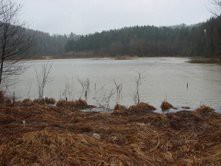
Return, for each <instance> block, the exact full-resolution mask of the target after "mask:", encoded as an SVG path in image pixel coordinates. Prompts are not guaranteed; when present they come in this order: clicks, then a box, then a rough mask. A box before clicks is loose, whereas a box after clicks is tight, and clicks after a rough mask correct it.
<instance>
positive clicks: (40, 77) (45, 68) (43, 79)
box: [35, 63, 52, 99]
mask: <svg viewBox="0 0 221 166" xmlns="http://www.w3.org/2000/svg"><path fill="white" fill-rule="evenodd" d="M51 69H52V64H49V63H46V64H43V65H42V67H41V71H40V72H38V71H37V70H35V73H36V79H37V86H38V97H39V99H42V98H43V96H44V90H45V86H46V85H47V83H48V82H50V81H51V79H50V78H49V74H50V72H51Z"/></svg>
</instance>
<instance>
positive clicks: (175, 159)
mask: <svg viewBox="0 0 221 166" xmlns="http://www.w3.org/2000/svg"><path fill="white" fill-rule="evenodd" d="M82 104H84V107H83V106H82ZM85 107H88V105H87V103H85V102H83V101H77V102H73V103H67V106H66V104H65V102H64V101H63V102H61V103H60V104H59V105H57V106H55V105H50V104H47V103H42V102H32V101H28V100H26V101H25V102H17V103H15V104H14V105H13V104H10V103H8V104H2V103H1V104H0V131H1V132H0V165H172V164H175V165H221V115H220V114H218V113H216V112H214V110H213V109H211V108H209V107H206V106H202V107H201V108H199V109H197V110H194V111H185V110H183V111H180V112H177V113H167V114H158V113H154V112H153V110H154V107H152V106H150V105H148V104H144V103H142V104H140V105H139V106H138V107H136V106H132V107H130V108H126V107H123V106H120V105H119V106H118V107H116V108H117V109H118V111H115V112H113V113H95V112H82V111H80V110H81V108H85ZM90 107H91V106H90ZM142 108H145V110H144V109H142Z"/></svg>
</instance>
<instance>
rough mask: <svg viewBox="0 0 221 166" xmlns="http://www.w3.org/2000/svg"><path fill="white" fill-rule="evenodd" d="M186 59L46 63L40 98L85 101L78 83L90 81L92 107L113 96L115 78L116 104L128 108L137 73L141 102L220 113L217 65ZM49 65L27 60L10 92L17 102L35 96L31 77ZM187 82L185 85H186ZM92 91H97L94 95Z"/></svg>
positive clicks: (220, 73)
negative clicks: (204, 106)
mask: <svg viewBox="0 0 221 166" xmlns="http://www.w3.org/2000/svg"><path fill="white" fill-rule="evenodd" d="M187 61H188V59H187V58H139V59H134V60H113V59H64V60H51V61H49V63H51V64H52V65H53V67H52V70H51V72H50V82H49V83H48V84H47V86H46V88H45V96H48V97H53V98H56V99H60V98H63V99H64V98H65V97H68V99H78V98H80V97H82V98H84V94H83V93H82V88H81V85H80V83H79V81H78V80H79V79H80V80H86V79H87V78H88V79H89V80H90V90H89V92H88V101H89V103H91V104H97V103H98V102H99V103H100V102H104V101H102V99H103V98H105V97H106V98H107V97H108V96H109V94H110V93H111V92H113V93H115V90H116V89H115V85H114V80H115V81H116V82H117V83H121V84H122V85H123V90H122V98H121V100H120V103H122V104H125V105H131V104H133V103H134V100H133V96H134V94H135V91H136V84H135V80H136V79H137V77H138V73H141V75H142V81H141V85H140V87H139V88H140V96H141V100H142V101H144V102H148V103H150V104H152V105H154V106H156V107H158V108H159V106H160V103H161V102H162V101H163V100H165V99H167V100H168V101H169V102H171V103H173V104H174V105H175V106H177V107H181V106H190V107H191V108H196V107H198V106H199V105H202V104H207V105H209V106H212V107H214V108H216V109H217V110H220V109H221V66H220V65H216V64H192V63H187ZM45 63H48V61H42V60H39V61H27V62H25V65H26V66H28V67H29V68H28V69H27V70H26V72H24V73H23V74H22V75H20V77H19V80H18V81H17V83H16V84H15V85H14V86H13V88H12V89H11V91H10V93H12V92H13V91H15V94H16V96H18V97H19V98H20V99H21V98H28V97H30V98H37V97H38V89H37V84H36V82H37V81H36V73H35V71H37V72H40V70H41V67H42V64H45ZM187 84H188V85H187ZM95 92H96V93H95ZM116 102H117V99H116V93H115V94H113V95H111V103H110V104H111V105H112V106H113V105H114V104H115V103H116Z"/></svg>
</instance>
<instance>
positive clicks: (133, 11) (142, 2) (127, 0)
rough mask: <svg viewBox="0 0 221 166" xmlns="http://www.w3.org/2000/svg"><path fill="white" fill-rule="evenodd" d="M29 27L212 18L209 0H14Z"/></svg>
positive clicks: (91, 28) (106, 26) (64, 30)
mask: <svg viewBox="0 0 221 166" xmlns="http://www.w3.org/2000/svg"><path fill="white" fill-rule="evenodd" d="M16 1H19V2H22V5H23V8H22V13H21V17H22V19H23V20H24V21H25V23H26V25H27V26H28V27H29V28H32V29H35V30H41V31H44V32H49V33H50V34H69V33H70V32H73V33H75V34H88V33H94V32H100V31H102V30H110V29H115V28H122V27H125V26H134V25H156V26H162V25H163V26H164V25H177V24H181V23H185V24H194V23H198V22H202V21H206V20H207V19H209V18H210V17H211V13H210V12H209V10H210V9H211V5H210V2H209V1H210V0H16Z"/></svg>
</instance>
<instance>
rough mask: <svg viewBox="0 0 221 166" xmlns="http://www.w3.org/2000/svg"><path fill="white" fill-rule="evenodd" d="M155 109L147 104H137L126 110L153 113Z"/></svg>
mask: <svg viewBox="0 0 221 166" xmlns="http://www.w3.org/2000/svg"><path fill="white" fill-rule="evenodd" d="M154 110H156V108H155V107H154V106H152V105H150V104H148V103H143V102H141V103H138V104H136V105H132V106H130V107H129V108H128V111H129V112H135V113H136V112H153V111H154Z"/></svg>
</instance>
